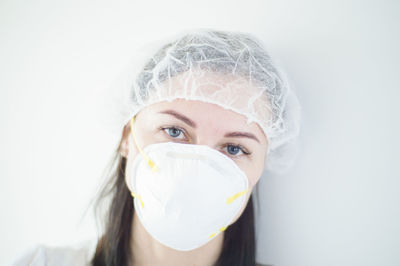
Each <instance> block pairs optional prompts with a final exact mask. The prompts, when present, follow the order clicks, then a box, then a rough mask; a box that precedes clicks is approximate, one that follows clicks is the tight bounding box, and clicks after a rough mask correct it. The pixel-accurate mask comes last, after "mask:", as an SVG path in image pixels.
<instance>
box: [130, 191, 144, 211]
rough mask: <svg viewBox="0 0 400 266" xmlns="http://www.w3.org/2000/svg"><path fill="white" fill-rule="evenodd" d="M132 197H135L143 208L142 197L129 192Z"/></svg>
mask: <svg viewBox="0 0 400 266" xmlns="http://www.w3.org/2000/svg"><path fill="white" fill-rule="evenodd" d="M131 195H132V197H134V198H137V199H138V200H139V201H140V205H141V206H142V208H144V205H143V200H142V197H141V196H140V195H138V194H135V193H133V192H131Z"/></svg>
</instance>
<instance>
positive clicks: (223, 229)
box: [208, 226, 228, 238]
mask: <svg viewBox="0 0 400 266" xmlns="http://www.w3.org/2000/svg"><path fill="white" fill-rule="evenodd" d="M226 228H228V226H222V227H221V228H220V229H219V230H218V231H220V232H223V231H225V230H226ZM217 233H218V232H215V233H214V234H211V235H210V236H209V237H208V238H213V237H214V236H215V235H216V234H217Z"/></svg>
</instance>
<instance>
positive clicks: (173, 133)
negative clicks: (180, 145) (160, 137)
mask: <svg viewBox="0 0 400 266" xmlns="http://www.w3.org/2000/svg"><path fill="white" fill-rule="evenodd" d="M180 133H181V131H180V130H179V129H177V128H170V129H169V135H170V136H171V137H178V136H179V134H180Z"/></svg>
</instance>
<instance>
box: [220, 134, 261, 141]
mask: <svg viewBox="0 0 400 266" xmlns="http://www.w3.org/2000/svg"><path fill="white" fill-rule="evenodd" d="M224 137H225V138H229V137H231V138H232V137H233V138H249V139H254V140H255V141H257V142H258V143H260V141H259V140H258V138H257V137H256V136H254V135H253V134H251V133H248V132H237V131H236V132H230V133H226V134H225V136H224Z"/></svg>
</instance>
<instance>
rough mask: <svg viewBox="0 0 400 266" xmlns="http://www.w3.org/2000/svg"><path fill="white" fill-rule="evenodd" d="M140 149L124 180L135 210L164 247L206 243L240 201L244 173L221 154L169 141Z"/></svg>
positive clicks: (223, 226)
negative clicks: (128, 185)
mask: <svg viewBox="0 0 400 266" xmlns="http://www.w3.org/2000/svg"><path fill="white" fill-rule="evenodd" d="M132 123H133V121H132ZM132 128H133V127H132ZM132 132H133V131H132ZM139 150H140V152H141V153H142V156H140V155H138V156H137V157H136V159H135V160H134V162H133V166H132V175H131V177H129V179H128V180H129V181H128V182H130V187H131V188H132V196H134V206H135V211H136V213H137V215H138V217H139V219H140V222H141V223H142V224H143V226H144V228H145V229H146V230H147V232H148V233H149V234H150V235H151V236H152V237H153V238H154V239H156V240H157V241H159V242H160V243H162V244H164V245H165V246H168V247H170V248H173V249H176V250H182V251H184V250H192V249H196V248H198V247H200V246H202V245H204V244H206V243H207V242H208V241H210V240H212V239H213V238H214V237H215V236H216V235H218V234H219V233H220V232H222V231H224V230H225V229H226V227H227V226H228V225H229V224H230V223H231V222H232V220H233V219H234V218H235V217H236V215H237V214H238V212H239V211H240V210H241V208H242V207H243V205H244V204H245V200H246V197H245V194H246V193H247V192H248V181H247V177H246V174H245V173H244V172H243V171H242V170H241V169H240V168H239V167H238V166H237V165H236V164H235V163H234V162H233V161H232V160H231V159H230V158H229V157H227V156H226V155H224V154H222V153H221V152H218V151H216V150H214V149H212V148H210V147H208V146H203V145H193V144H180V143H174V142H167V143H157V144H151V145H149V146H147V147H146V148H145V149H144V150H141V149H139Z"/></svg>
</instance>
